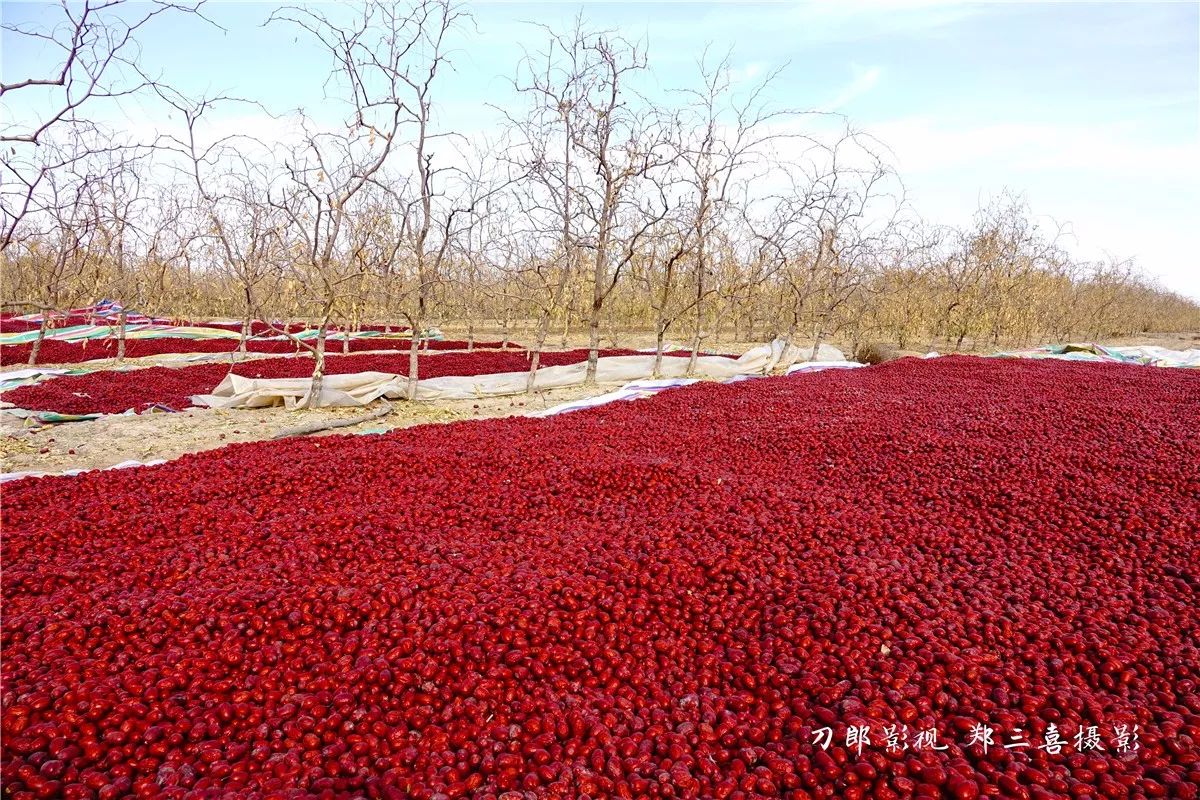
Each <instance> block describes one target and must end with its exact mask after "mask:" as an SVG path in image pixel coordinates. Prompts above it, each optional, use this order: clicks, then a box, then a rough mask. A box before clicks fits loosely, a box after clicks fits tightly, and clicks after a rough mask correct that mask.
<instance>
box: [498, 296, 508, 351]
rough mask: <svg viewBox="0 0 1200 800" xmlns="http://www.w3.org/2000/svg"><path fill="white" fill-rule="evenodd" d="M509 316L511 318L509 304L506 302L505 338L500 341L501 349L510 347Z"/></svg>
mask: <svg viewBox="0 0 1200 800" xmlns="http://www.w3.org/2000/svg"><path fill="white" fill-rule="evenodd" d="M508 318H509V310H508V304H507V303H505V305H504V340H503V341H502V342H500V349H501V350H507V349H508V338H509V332H508V322H509V319H508Z"/></svg>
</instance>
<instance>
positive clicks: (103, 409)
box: [0, 339, 635, 414]
mask: <svg viewBox="0 0 1200 800" xmlns="http://www.w3.org/2000/svg"><path fill="white" fill-rule="evenodd" d="M160 341H170V340H166V339H164V340H160ZM634 353H635V351H632V350H601V351H600V355H602V356H614V355H632V354H634ZM586 359H587V350H566V351H561V352H555V353H543V354H542V357H541V361H540V363H541V365H542V366H546V367H550V366H559V365H563V364H578V363H580V362H582V361H584V360H586ZM408 361H409V354H408V353H387V354H383V353H380V354H366V355H357V356H341V355H333V354H331V355H330V356H329V357H328V358H327V359H326V361H325V371H326V374H328V375H348V374H352V373H355V372H390V373H394V374H397V375H407V374H408ZM528 369H529V358H528V356H526V354H525V352H524V351H523V350H513V351H509V352H498V351H494V350H485V351H479V352H474V353H437V354H432V355H428V356H420V366H419V367H418V374H419V375H420V377H422V378H437V377H442V376H446V375H492V374H495V373H498V372H521V371H524V370H528ZM229 371H230V365H229V364H193V365H192V366H187V367H145V368H142V369H134V370H126V371H112V372H107V371H98V372H92V373H88V374H87V375H66V376H62V377H58V378H53V379H51V380H48V381H43V382H42V383H37V384H32V385H30V386H22V387H20V388H18V389H13V390H12V391H10V392H5V393H4V394H3V395H2V396H0V399H4V400H7V401H8V402H10V403H13V404H14V405H15V406H17V407H18V408H25V409H30V410H33V411H57V412H59V413H61V414H120V413H123V412H125V411H126V410H128V409H131V408H132V409H134V410H135V411H143V410H145V409H147V408H149V407H150V406H153V405H162V406H166V407H168V408H172V409H175V410H176V411H178V410H180V409H183V408H189V407H191V405H192V400H191V398H192V395H197V394H207V393H209V392H211V391H212V390H213V389H215V388H216V387H217V384H219V383H220V382H221V381H222V380H223V379H224V378H225V376H226V375H227V374H229ZM312 371H313V360H312V359H311V358H306V357H296V358H263V359H254V360H251V361H246V362H244V363H241V364H236V365H234V366H233V372H234V373H235V374H237V375H242V376H245V377H247V378H304V377H307V376H309V375H312Z"/></svg>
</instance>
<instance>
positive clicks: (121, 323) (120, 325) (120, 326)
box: [117, 309, 125, 364]
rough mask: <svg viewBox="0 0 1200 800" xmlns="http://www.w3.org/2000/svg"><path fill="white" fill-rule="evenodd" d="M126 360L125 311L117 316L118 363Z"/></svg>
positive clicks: (122, 310)
mask: <svg viewBox="0 0 1200 800" xmlns="http://www.w3.org/2000/svg"><path fill="white" fill-rule="evenodd" d="M124 360H125V309H121V313H119V314H117V363H118V364H120V363H121V362H122V361H124Z"/></svg>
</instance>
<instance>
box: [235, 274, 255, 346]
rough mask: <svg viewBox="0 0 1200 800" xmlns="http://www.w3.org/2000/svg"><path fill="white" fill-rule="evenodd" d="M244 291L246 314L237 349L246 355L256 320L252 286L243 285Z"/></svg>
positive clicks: (243, 318)
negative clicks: (247, 343)
mask: <svg viewBox="0 0 1200 800" xmlns="http://www.w3.org/2000/svg"><path fill="white" fill-rule="evenodd" d="M242 292H243V294H244V295H245V297H246V308H245V314H244V315H243V316H242V334H241V336H239V337H238V346H237V351H238V352H239V353H241V354H242V355H243V356H244V355H246V340H247V339H249V338H250V334H251V333H252V332H253V322H254V301H253V300H252V299H251V297H250V287H249V286H243V287H242Z"/></svg>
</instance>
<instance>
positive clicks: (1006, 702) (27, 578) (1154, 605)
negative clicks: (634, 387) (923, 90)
mask: <svg viewBox="0 0 1200 800" xmlns="http://www.w3.org/2000/svg"><path fill="white" fill-rule="evenodd" d="M1197 398H1200V374H1197V373H1195V372H1188V371H1183V370H1178V371H1177V370H1168V369H1153V368H1146V367H1125V366H1108V365H1091V364H1076V363H1065V362H1030V361H1017V360H1011V361H1009V360H998V359H975V358H959V357H954V358H944V359H937V360H932V361H919V360H911V359H906V360H902V361H898V362H893V363H890V364H886V365H883V366H879V367H873V368H869V369H861V370H847V371H829V372H823V373H820V374H815V375H801V376H796V377H791V378H772V379H763V380H754V381H744V382H740V383H736V384H729V385H713V384H707V385H697V386H692V387H687V388H682V389H675V390H671V391H668V392H664V393H662V394H660V395H657V396H656V397H653V398H650V399H645V400H639V401H636V402H631V403H614V404H611V405H608V406H604V407H600V408H597V409H592V410H587V411H580V412H576V413H570V414H564V415H561V416H557V417H553V418H549V419H545V420H534V419H525V418H513V419H504V420H494V421H486V422H464V423H455V424H451V425H444V426H424V427H418V428H410V429H407V430H402V431H396V432H392V433H389V434H385V435H379V436H347V437H330V438H319V439H308V440H287V441H281V442H275V443H256V444H242V445H233V446H230V447H226V448H223V449H221V450H215V451H209V452H206V453H201V454H197V455H191V456H186V457H183V458H180V459H178V460H176V461H173V462H171V463H169V464H165V465H162V466H158V467H149V468H140V469H130V470H121V471H112V472H92V473H87V474H84V475H80V476H78V477H72V478H40V479H27V480H22V481H18V482H15V483H12V484H10V485H8V486H6V487H5V497H4V508H3V523H4V528H3V536H4V571H3V576H2V584H3V600H4V616H3V625H2V631H3V633H2V644H3V696H2V698H0V699H2V706H3V714H2V718H0V725H2V730H3V735H4V745H5V746H4V752H3V759H2V766H0V777H2V778H3V782H4V792H5V797H6V798H9V797H11V798H19V799H20V800H27V799H29V798H40V797H76V798H96V800H100V799H101V798H116V797H126V796H133V797H164V798H190V797H197V798H199V797H217V796H236V797H253V798H268V797H270V798H275V797H280V798H282V797H324V798H350V797H369V798H423V799H424V800H434V799H435V798H436V799H437V800H444V799H445V798H480V800H482V799H483V798H489V799H496V798H506V799H508V800H513V799H515V798H540V797H561V798H568V797H584V796H588V797H593V798H595V797H621V798H633V797H678V798H685V797H693V798H695V797H714V798H738V799H739V800H744V799H746V798H760V797H793V798H805V797H822V798H826V797H846V798H866V797H883V798H901V797H931V798H932V797H957V798H973V797H1013V798H1018V797H1019V798H1050V797H1055V798H1072V797H1078V798H1083V797H1096V798H1102V797H1103V798H1118V797H1176V798H1195V797H1196V796H1197V787H1200V755H1198V748H1197V746H1196V745H1197V742H1198V741H1200V739H1198V737H1200V692H1198V687H1197V680H1198V678H1200V675H1198V671H1200V651H1198V649H1197V642H1198V641H1200V630H1198V624H1200V623H1198V621H1197V620H1198V615H1197V614H1196V613H1195V612H1196V608H1197V607H1200V596H1198V595H1200V550H1198V549H1197V544H1196V532H1197V530H1198V529H1200V498H1198V491H1200V489H1198V487H1200V438H1198V437H1197V436H1196V435H1195V431H1197V430H1200V403H1197ZM981 724H982V725H987V726H990V727H993V728H994V729H995V730H996V739H995V742H996V746H993V747H991V748H990V749H989V750H988V752H987V753H984V752H983V751H982V748H980V747H978V746H969V745H968V744H967V740H968V739H967V737H968V732H969V731H972V730H975V729H976V728H975V726H977V725H981ZM898 725H906V726H907V728H908V730H909V731H910V732H916V731H924V730H927V729H935V730H936V731H937V744H938V746H939V747H945V748H946V749H944V750H933V749H931V748H924V749H921V750H918V749H916V748H915V747H910V748H909V749H907V750H900V751H888V750H887V749H886V748H885V747H884V746H883V740H882V738H881V731H882V730H883V729H884V728H885V727H886V726H898ZM1051 725H1054V726H1055V730H1056V731H1060V732H1062V733H1063V736H1064V738H1066V739H1068V740H1069V739H1070V738H1071V735H1072V734H1073V732H1074V731H1076V730H1078V729H1080V727H1081V726H1084V727H1090V726H1096V727H1097V728H1098V729H1099V730H1101V731H1103V732H1104V734H1105V736H1104V739H1103V745H1104V746H1105V748H1106V749H1104V750H1097V751H1094V752H1087V753H1083V752H1076V751H1075V750H1074V749H1073V748H1072V747H1071V746H1067V747H1066V748H1064V749H1062V750H1061V752H1057V753H1055V752H1050V751H1048V750H1046V749H1043V748H1040V747H1038V746H1036V743H1038V742H1042V741H1046V740H1048V739H1049V734H1051V733H1053V731H1051V729H1050V726H1051ZM1116 725H1122V726H1125V727H1126V729H1129V730H1132V729H1133V727H1134V726H1137V731H1138V732H1139V734H1140V739H1139V741H1138V747H1137V748H1136V749H1128V750H1127V751H1123V752H1118V751H1117V750H1116V749H1115V748H1114V747H1113V746H1112V743H1111V741H1110V740H1109V736H1108V733H1109V732H1110V731H1111V730H1113V729H1114V726H1116ZM863 726H866V727H867V728H868V729H869V730H870V731H871V736H872V738H871V740H870V742H869V744H867V746H865V747H861V748H860V747H857V746H848V745H847V739H848V736H847V734H848V733H849V732H850V730H851V728H852V727H853V728H855V729H860V728H862V727H863ZM825 727H828V728H830V729H831V732H832V737H831V739H832V742H831V744H830V745H829V746H828V747H827V748H826V747H822V746H820V745H818V744H815V743H814V734H815V733H818V732H819V731H820V729H822V728H825ZM1018 729H1019V730H1021V731H1023V736H1024V738H1025V739H1027V740H1029V741H1030V742H1031V743H1033V745H1034V746H1030V747H1027V748H1020V749H1005V748H1004V747H1003V744H1004V743H1006V742H1007V741H1008V737H1009V735H1010V734H1011V733H1012V732H1013V731H1016V730H1018ZM860 744H861V742H860ZM222 793H224V794H222Z"/></svg>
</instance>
